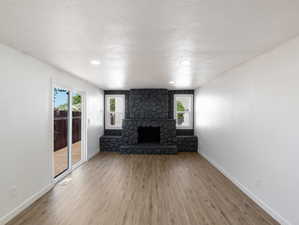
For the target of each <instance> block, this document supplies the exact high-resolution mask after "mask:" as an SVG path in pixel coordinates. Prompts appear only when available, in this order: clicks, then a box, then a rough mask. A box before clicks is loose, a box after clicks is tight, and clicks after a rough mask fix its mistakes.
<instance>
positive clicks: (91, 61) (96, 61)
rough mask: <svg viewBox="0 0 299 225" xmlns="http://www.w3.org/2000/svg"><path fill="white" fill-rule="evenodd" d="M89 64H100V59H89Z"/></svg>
mask: <svg viewBox="0 0 299 225" xmlns="http://www.w3.org/2000/svg"><path fill="white" fill-rule="evenodd" d="M90 64H91V65H94V66H98V65H100V64H101V61H99V60H90Z"/></svg>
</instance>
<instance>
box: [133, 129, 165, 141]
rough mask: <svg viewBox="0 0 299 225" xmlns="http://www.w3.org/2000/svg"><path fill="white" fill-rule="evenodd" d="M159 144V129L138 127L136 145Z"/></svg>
mask: <svg viewBox="0 0 299 225" xmlns="http://www.w3.org/2000/svg"><path fill="white" fill-rule="evenodd" d="M142 143H156V144H157V143H160V127H138V144H142Z"/></svg>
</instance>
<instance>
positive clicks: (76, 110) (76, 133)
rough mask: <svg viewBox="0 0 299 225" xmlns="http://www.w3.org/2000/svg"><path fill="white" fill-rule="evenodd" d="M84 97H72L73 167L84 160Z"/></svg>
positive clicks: (77, 94)
mask: <svg viewBox="0 0 299 225" xmlns="http://www.w3.org/2000/svg"><path fill="white" fill-rule="evenodd" d="M81 129H82V96H81V95H80V94H79V93H73V97H72V165H73V166H74V165H76V164H77V163H78V162H80V161H81V160H82V130H81Z"/></svg>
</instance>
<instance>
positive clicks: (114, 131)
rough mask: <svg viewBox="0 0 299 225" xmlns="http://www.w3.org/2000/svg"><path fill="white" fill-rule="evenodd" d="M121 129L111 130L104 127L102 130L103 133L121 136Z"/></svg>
mask: <svg viewBox="0 0 299 225" xmlns="http://www.w3.org/2000/svg"><path fill="white" fill-rule="evenodd" d="M121 132H122V131H121V130H111V129H106V130H105V131H104V135H108V136H121Z"/></svg>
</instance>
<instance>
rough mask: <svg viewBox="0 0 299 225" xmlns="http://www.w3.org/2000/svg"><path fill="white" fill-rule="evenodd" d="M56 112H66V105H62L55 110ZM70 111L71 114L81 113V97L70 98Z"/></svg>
mask: <svg viewBox="0 0 299 225" xmlns="http://www.w3.org/2000/svg"><path fill="white" fill-rule="evenodd" d="M55 110H58V111H68V104H63V105H60V106H58V107H57V108H55ZM72 110H73V112H80V111H81V96H80V95H75V96H73V97H72Z"/></svg>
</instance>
